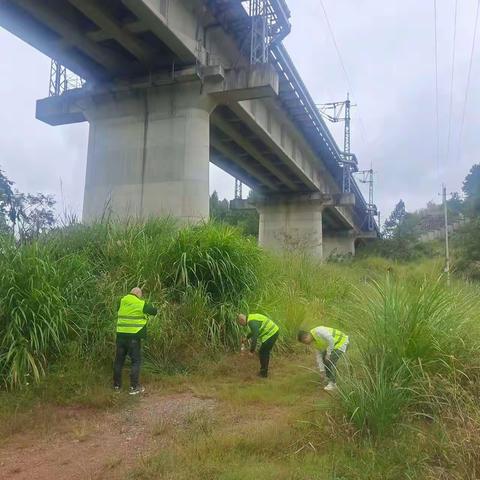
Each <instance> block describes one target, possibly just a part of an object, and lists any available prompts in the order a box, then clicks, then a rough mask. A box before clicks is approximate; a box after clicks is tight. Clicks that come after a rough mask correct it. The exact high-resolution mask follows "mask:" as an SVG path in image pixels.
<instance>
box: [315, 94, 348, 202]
mask: <svg viewBox="0 0 480 480" xmlns="http://www.w3.org/2000/svg"><path fill="white" fill-rule="evenodd" d="M355 106H356V105H352V103H351V101H350V95H349V94H348V93H347V99H346V100H344V101H343V102H330V103H323V104H320V105H317V107H318V111H319V112H320V114H321V115H322V116H323V117H325V118H326V119H328V120H330V121H331V122H334V123H338V122H344V123H345V128H344V134H343V152H342V155H341V158H342V167H343V181H342V189H343V191H344V192H347V193H349V192H351V191H352V173H353V172H356V171H357V170H358V167H357V160H356V158H355V155H353V154H352V151H351V148H352V142H351V122H352V117H351V109H352V107H355Z"/></svg>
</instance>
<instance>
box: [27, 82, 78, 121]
mask: <svg viewBox="0 0 480 480" xmlns="http://www.w3.org/2000/svg"><path fill="white" fill-rule="evenodd" d="M84 99H85V93H84V92H83V89H78V90H70V91H68V92H67V93H65V94H64V95H61V96H59V97H47V98H42V99H41V100H37V108H36V111H35V118H37V119H38V120H40V121H42V122H45V123H48V125H52V126H58V125H69V124H71V123H80V122H85V121H86V120H87V119H86V117H85V114H84V109H83V108H82V107H81V103H82V101H83V100H84Z"/></svg>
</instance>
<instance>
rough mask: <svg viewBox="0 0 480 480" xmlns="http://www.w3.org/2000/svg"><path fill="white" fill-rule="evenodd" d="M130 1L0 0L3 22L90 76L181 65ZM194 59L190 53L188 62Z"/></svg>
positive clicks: (116, 75) (130, 74)
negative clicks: (173, 64)
mask: <svg viewBox="0 0 480 480" xmlns="http://www.w3.org/2000/svg"><path fill="white" fill-rule="evenodd" d="M135 1H136V0H133V3H135ZM131 3H132V2H131V1H130V0H109V1H108V2H98V1H92V0H41V1H39V0H2V2H0V17H1V23H0V24H1V25H2V26H3V27H5V28H6V29H7V30H9V31H11V32H12V33H13V34H15V35H17V36H19V37H20V38H22V39H24V40H25V41H26V42H28V43H30V44H31V45H32V46H34V47H35V48H37V49H39V50H41V51H42V52H43V53H45V54H46V55H48V56H50V57H52V58H55V59H57V60H59V61H61V63H62V64H63V65H65V66H66V67H67V68H69V69H70V70H72V71H73V72H75V73H77V74H79V75H80V76H82V77H83V78H86V79H87V80H88V79H95V80H100V79H110V78H122V77H134V76H138V75H143V74H146V73H148V72H151V71H156V70H159V69H162V68H165V67H169V66H171V65H172V63H173V62H175V63H176V64H177V65H181V64H182V59H180V58H178V55H177V52H174V51H173V50H172V48H170V47H169V46H167V44H166V43H165V38H162V36H161V35H160V34H159V32H158V31H157V32H156V31H155V29H154V28H152V26H151V24H149V23H148V22H146V21H145V19H144V18H141V17H140V16H139V15H137V14H136V13H135V12H134V10H135V7H133V8H131V7H130V4H131ZM138 4H140V2H137V5H138ZM137 13H140V12H137ZM194 60H195V59H194V57H193V56H192V58H190V59H188V61H187V62H186V63H187V64H188V63H191V62H194Z"/></svg>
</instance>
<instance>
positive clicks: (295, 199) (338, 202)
mask: <svg viewBox="0 0 480 480" xmlns="http://www.w3.org/2000/svg"><path fill="white" fill-rule="evenodd" d="M257 203H258V204H259V205H274V204H276V203H284V204H293V203H295V204H306V203H308V204H313V203H315V204H317V205H320V206H322V207H339V206H354V205H355V195H353V193H339V194H336V193H335V194H325V193H320V192H316V193H300V194H291V193H288V194H276V195H269V196H268V197H266V198H262V199H259V200H257Z"/></svg>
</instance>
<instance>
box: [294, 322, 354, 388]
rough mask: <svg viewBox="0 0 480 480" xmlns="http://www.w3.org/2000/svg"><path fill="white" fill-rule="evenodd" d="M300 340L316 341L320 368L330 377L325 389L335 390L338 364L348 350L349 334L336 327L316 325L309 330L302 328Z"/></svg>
mask: <svg viewBox="0 0 480 480" xmlns="http://www.w3.org/2000/svg"><path fill="white" fill-rule="evenodd" d="M298 341H299V342H302V343H305V344H306V345H310V344H311V343H312V342H313V343H314V345H315V348H316V355H317V365H318V369H319V370H320V372H321V374H322V376H324V375H325V374H326V376H327V379H328V385H327V386H326V387H325V390H327V391H331V390H335V388H337V382H336V373H337V372H336V370H337V368H336V365H337V362H338V360H339V359H340V357H341V356H342V355H343V354H344V353H345V352H346V351H347V347H348V343H349V339H348V336H347V335H345V334H344V333H343V332H341V331H340V330H337V329H335V328H330V327H315V328H312V330H310V331H309V332H306V331H304V330H300V331H299V332H298Z"/></svg>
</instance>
